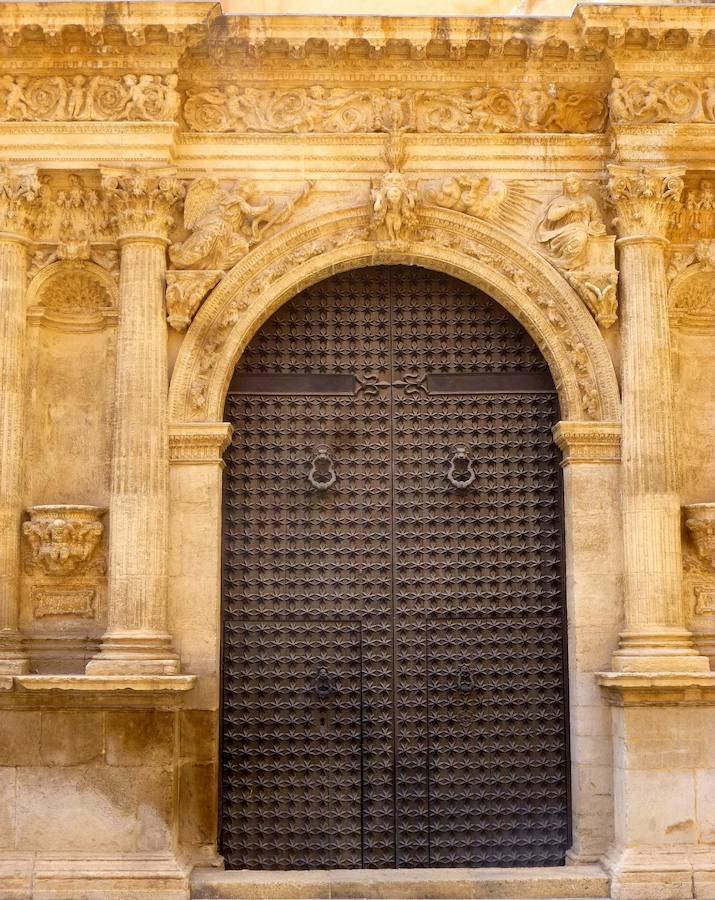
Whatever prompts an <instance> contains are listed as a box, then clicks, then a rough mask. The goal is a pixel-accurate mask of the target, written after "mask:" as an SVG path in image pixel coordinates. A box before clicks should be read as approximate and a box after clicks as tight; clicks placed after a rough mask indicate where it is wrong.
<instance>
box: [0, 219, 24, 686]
mask: <svg viewBox="0 0 715 900" xmlns="http://www.w3.org/2000/svg"><path fill="white" fill-rule="evenodd" d="M26 279H27V249H26V246H25V244H24V242H23V241H22V240H20V239H19V238H18V239H16V238H13V237H9V236H2V237H0V460H2V463H1V464H0V674H5V675H7V674H13V673H17V674H21V673H23V672H27V671H28V660H27V656H26V655H25V653H24V651H23V644H22V638H21V635H20V633H19V630H18V618H19V605H20V604H19V601H20V553H21V545H20V539H21V531H20V529H21V519H22V477H23V406H24V383H23V357H24V345H25V283H26Z"/></svg>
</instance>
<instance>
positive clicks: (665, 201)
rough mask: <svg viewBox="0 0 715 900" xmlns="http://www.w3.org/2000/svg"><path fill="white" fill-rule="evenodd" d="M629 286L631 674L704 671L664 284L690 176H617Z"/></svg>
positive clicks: (624, 169) (626, 485) (626, 388)
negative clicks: (684, 522)
mask: <svg viewBox="0 0 715 900" xmlns="http://www.w3.org/2000/svg"><path fill="white" fill-rule="evenodd" d="M609 169H610V173H611V180H610V182H609V190H610V193H611V197H612V199H613V201H614V203H615V206H616V211H617V219H616V226H617V228H618V234H619V239H618V242H617V246H618V248H619V259H620V285H621V345H622V360H623V361H622V394H623V437H622V503H623V530H624V534H623V542H624V580H625V583H624V590H625V629H624V631H623V632H622V633H621V636H620V642H619V649H618V651H617V652H616V654H615V656H614V665H615V667H616V668H617V669H620V670H623V671H700V670H707V668H708V661H707V659H706V658H705V657H702V656H699V655H698V654H697V652H696V651H695V649H694V648H693V644H692V637H691V635H690V633H689V632H688V631H687V629H686V628H685V626H684V622H685V616H684V609H683V597H682V579H683V573H682V558H681V546H680V501H679V497H678V484H677V461H676V454H675V426H674V418H673V384H672V374H671V359H670V334H669V330H668V309H667V282H666V276H665V256H664V250H665V246H666V243H667V242H666V238H665V236H666V232H667V227H668V221H669V219H670V216H671V215H672V213H673V211H674V209H675V208H676V206H677V204H678V203H679V201H680V195H681V193H682V190H683V179H682V175H683V172H684V169H682V168H680V169H679V168H673V167H669V168H668V169H647V170H646V169H644V168H636V167H630V166H610V167H609Z"/></svg>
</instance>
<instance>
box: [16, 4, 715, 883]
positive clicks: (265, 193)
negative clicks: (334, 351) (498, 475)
mask: <svg viewBox="0 0 715 900" xmlns="http://www.w3.org/2000/svg"><path fill="white" fill-rule="evenodd" d="M227 11H228V10H227ZM0 54H1V58H0V136H1V137H2V140H1V141H0V147H1V150H0V166H1V171H0V308H1V310H2V315H1V316H0V388H1V389H0V463H1V464H0V896H7V897H15V896H17V897H26V896H34V897H43V898H50V897H52V898H55V900H57V898H64V897H76V896H84V895H87V896H89V893H90V892H94V893H93V894H92V896H101V897H108V898H112V897H116V898H117V900H119V898H120V897H126V896H132V897H133V898H143V897H149V896H151V897H154V898H156V897H162V898H163V897H166V898H170V897H171V898H173V897H177V898H178V897H187V896H188V890H189V888H188V879H189V875H190V872H191V869H192V867H194V866H217V865H220V857H219V856H218V851H217V798H218V773H219V741H218V727H219V724H218V723H219V720H218V716H219V686H220V665H221V663H220V604H221V581H220V567H221V502H222V478H221V473H222V463H221V455H222V452H223V450H224V449H225V446H226V444H227V441H228V439H229V434H230V428H229V426H228V425H226V424H224V423H223V404H224V398H225V392H226V388H227V384H228V381H229V379H230V375H231V372H232V371H233V368H234V367H235V364H236V362H237V360H238V359H239V357H240V354H241V352H242V350H243V348H244V347H245V346H246V344H247V343H248V341H249V340H250V339H251V337H252V336H253V334H255V332H256V331H257V330H258V328H260V326H261V324H262V323H263V322H264V321H265V320H266V318H267V317H268V316H270V315H271V314H272V313H273V312H274V311H275V310H276V309H278V308H279V307H280V305H281V304H283V303H284V302H286V301H287V300H288V299H290V298H291V297H292V296H294V295H295V294H296V293H297V292H298V291H300V290H301V289H302V288H304V287H306V286H307V285H309V284H312V283H314V282H317V281H319V280H320V279H321V278H324V277H327V276H328V275H330V274H331V273H333V272H337V271H342V270H345V269H349V268H355V267H360V266H366V265H376V264H384V263H398V264H408V265H421V266H425V267H427V268H433V269H436V270H439V271H444V272H448V273H450V274H452V275H454V276H455V277H458V278H461V279H463V280H465V281H467V282H469V283H471V284H474V285H475V286H477V287H479V288H481V289H482V290H484V291H486V292H487V293H488V294H489V295H490V296H492V297H494V298H495V299H496V300H498V301H499V302H500V303H501V304H503V305H504V307H505V308H506V309H507V310H508V311H509V312H510V313H511V314H512V315H514V316H515V317H516V318H517V319H518V320H519V321H520V322H521V323H522V324H523V326H524V327H525V328H526V329H527V330H528V331H529V333H530V334H531V335H532V337H533V338H534V340H535V341H536V343H537V344H538V346H539V347H540V349H541V350H542V352H543V354H544V356H545V358H546V359H547V361H548V363H549V366H550V369H551V372H552V374H553V377H554V381H555V384H556V386H557V389H558V392H559V399H560V403H561V414H562V421H561V422H560V423H559V425H558V426H557V427H556V428H555V431H554V437H555V440H556V441H557V444H558V446H559V448H560V449H561V451H562V453H563V465H564V476H565V477H564V483H565V514H566V548H567V554H566V555H567V573H566V575H567V579H566V580H567V604H568V634H569V676H570V720H571V758H572V773H571V776H572V777H571V781H572V806H573V846H572V848H571V851H570V853H569V862H570V863H571V864H573V865H575V866H584V865H587V864H597V865H602V866H604V867H605V868H606V869H607V871H608V873H609V874H610V877H611V891H612V895H613V896H614V897H621V898H642V900H657V898H660V900H669V898H673V900H675V898H689V897H690V898H695V897H698V898H706V897H713V896H715V887H714V886H713V877H712V873H713V871H715V825H714V823H713V815H712V808H713V805H714V803H715V797H714V796H713V784H714V782H715V775H714V774H713V773H714V772H715V750H713V747H715V741H713V739H712V736H713V734H715V713H714V712H713V710H714V709H715V687H714V680H715V676H713V675H712V673H711V671H710V663H711V662H712V661H713V660H714V659H715V549H714V544H715V524H713V517H715V512H713V511H712V508H711V507H707V506H702V505H701V506H698V505H697V504H708V503H711V504H712V503H714V502H715V468H714V465H715V464H714V463H713V458H712V457H713V454H712V453H711V452H710V449H709V447H710V445H711V444H712V442H713V439H715V421H714V419H713V402H715V401H714V400H713V397H714V396H715V395H714V393H713V388H712V385H713V382H714V380H715V355H714V351H713V346H714V345H713V336H714V335H715V303H714V301H713V297H715V249H714V248H715V212H714V211H715V191H714V189H713V185H715V174H713V172H714V170H715V162H714V160H715V86H714V85H715V83H714V82H713V77H712V72H713V58H714V56H715V12H714V11H713V9H712V7H708V6H707V5H703V6H697V5H696V6H685V5H682V6H670V5H669V6H663V7H619V6H610V5H607V4H604V5H594V6H585V7H579V8H578V9H577V10H576V11H575V12H574V13H573V15H571V16H570V17H567V18H561V19H539V18H534V19H530V20H528V21H526V20H520V19H508V18H496V17H494V16H492V17H491V18H478V19H476V18H454V19H440V20H437V19H430V18H427V17H422V18H421V17H419V16H416V17H412V18H404V19H392V20H391V19H386V18H384V17H381V18H377V17H375V18H372V17H368V16H366V17H363V18H359V19H345V20H340V19H338V18H329V19H324V18H320V17H311V16H282V17H281V16H271V15H255V16H245V17H240V18H239V17H233V16H230V15H225V14H222V13H221V11H220V10H219V9H218V8H216V7H215V6H214V4H212V3H182V4H167V3H157V4H153V3H136V4H127V5H125V6H122V7H117V6H116V5H111V8H110V5H106V6H105V5H104V4H101V3H81V2H80V3H72V4H39V3H37V4H35V3H29V4H6V5H5V6H4V7H3V9H2V10H0ZM535 878H537V880H538V877H537V876H535Z"/></svg>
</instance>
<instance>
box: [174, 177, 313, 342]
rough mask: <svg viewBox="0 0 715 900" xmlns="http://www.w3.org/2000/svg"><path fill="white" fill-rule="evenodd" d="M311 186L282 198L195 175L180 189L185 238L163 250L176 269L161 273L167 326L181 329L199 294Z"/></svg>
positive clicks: (289, 213)
mask: <svg viewBox="0 0 715 900" xmlns="http://www.w3.org/2000/svg"><path fill="white" fill-rule="evenodd" d="M312 189H313V182H310V181H307V182H305V184H304V185H302V187H301V188H300V190H299V191H298V193H297V194H296V195H295V196H293V197H289V198H287V199H283V200H280V201H278V200H275V199H273V198H270V197H260V196H259V195H258V191H257V187H256V184H255V182H253V181H245V182H241V183H239V184H233V185H231V186H229V187H227V188H221V187H220V185H219V183H218V181H216V179H214V178H199V179H198V180H197V181H194V182H193V184H192V185H191V186H190V187H189V189H188V191H187V193H186V200H185V202H184V226H185V228H186V229H187V230H188V231H189V232H191V234H190V235H189V237H188V238H186V240H185V241H182V242H180V243H176V244H173V245H172V246H171V247H170V248H169V258H170V260H171V262H172V264H173V265H174V267H175V269H177V270H186V271H170V272H168V273H167V291H166V305H167V316H168V321H169V324H170V325H171V326H172V328H175V329H176V330H177V331H185V330H186V328H188V326H189V323H190V322H191V319H192V318H193V316H194V315H195V314H196V312H197V310H198V309H199V307H200V305H201V303H202V302H203V300H204V298H205V297H206V295H207V294H208V292H209V291H210V290H211V288H213V287H214V286H215V285H216V284H217V283H218V281H219V280H220V278H221V277H222V275H224V274H225V273H226V272H227V271H228V270H229V269H232V268H233V267H234V266H235V265H236V263H237V262H238V261H239V260H240V259H242V258H243V257H244V256H245V255H246V254H247V253H248V252H249V250H251V248H252V247H255V246H256V245H257V244H258V243H260V241H261V240H262V239H263V238H264V237H265V236H266V235H267V233H268V232H269V231H270V230H271V229H273V228H276V227H278V226H279V225H282V224H283V223H284V222H287V221H288V219H290V217H291V216H292V215H293V213H294V211H295V209H296V207H297V206H298V204H300V203H301V202H302V201H303V200H304V199H305V198H306V197H307V196H308V194H309V193H310V191H311V190H312Z"/></svg>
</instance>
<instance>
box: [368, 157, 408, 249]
mask: <svg viewBox="0 0 715 900" xmlns="http://www.w3.org/2000/svg"><path fill="white" fill-rule="evenodd" d="M415 205H416V201H415V195H414V191H413V190H411V189H410V186H409V185H408V183H407V180H406V179H405V176H404V175H403V174H402V173H401V172H387V173H386V174H385V175H383V176H382V179H381V180H380V184H379V185H378V187H377V188H374V189H373V191H372V225H373V228H374V230H375V235H376V237H377V238H378V240H383V241H389V242H391V243H392V242H401V241H404V240H406V239H408V238H409V237H410V234H411V232H412V231H413V230H414V227H415V225H416V223H417V218H416V216H415V212H414V210H415Z"/></svg>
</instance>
